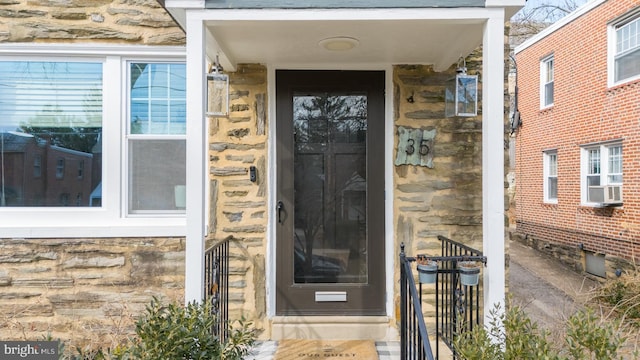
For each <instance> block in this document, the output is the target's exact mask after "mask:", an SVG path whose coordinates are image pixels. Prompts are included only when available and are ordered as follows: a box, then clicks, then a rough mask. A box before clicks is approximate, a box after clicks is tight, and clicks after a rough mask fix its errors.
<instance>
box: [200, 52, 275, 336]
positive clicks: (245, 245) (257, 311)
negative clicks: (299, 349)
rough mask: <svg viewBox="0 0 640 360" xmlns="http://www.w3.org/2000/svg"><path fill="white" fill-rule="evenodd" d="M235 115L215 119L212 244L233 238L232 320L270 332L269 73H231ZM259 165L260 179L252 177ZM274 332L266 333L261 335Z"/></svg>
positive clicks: (252, 69)
mask: <svg viewBox="0 0 640 360" xmlns="http://www.w3.org/2000/svg"><path fill="white" fill-rule="evenodd" d="M228 74H229V82H230V105H231V109H230V114H229V117H228V118H210V120H209V121H210V134H209V135H210V137H209V160H210V162H209V163H210V181H211V185H210V190H211V192H210V193H211V199H210V200H211V201H210V202H211V214H210V216H209V218H210V219H211V220H210V224H209V237H208V240H207V245H209V246H210V245H212V244H215V243H216V242H219V241H221V240H223V239H227V238H230V239H231V246H230V252H231V254H232V255H231V256H232V261H231V263H230V278H229V285H230V289H229V298H230V304H229V307H230V314H231V317H232V318H238V317H239V316H240V315H244V316H245V317H247V318H250V319H252V320H253V321H254V323H255V325H256V327H258V328H259V329H261V330H268V328H269V327H268V324H266V323H265V322H264V321H266V319H265V315H266V288H265V286H266V283H265V254H266V249H267V240H266V232H267V221H268V219H267V213H268V211H267V186H268V183H267V177H268V174H267V129H268V123H267V69H266V67H264V66H261V65H257V64H250V65H248V64H241V65H239V66H238V67H237V70H236V71H235V72H230V73H228ZM251 166H255V167H256V169H257V178H256V181H255V182H251V180H250V179H249V167H251ZM268 335H269V333H268V331H267V332H264V333H262V335H261V336H262V337H265V336H268Z"/></svg>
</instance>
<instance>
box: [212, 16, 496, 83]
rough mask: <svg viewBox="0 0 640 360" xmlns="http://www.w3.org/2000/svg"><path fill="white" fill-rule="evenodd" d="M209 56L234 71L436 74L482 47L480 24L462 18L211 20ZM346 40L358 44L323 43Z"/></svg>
mask: <svg viewBox="0 0 640 360" xmlns="http://www.w3.org/2000/svg"><path fill="white" fill-rule="evenodd" d="M205 23H206V27H207V29H208V30H209V32H210V34H209V35H210V36H209V39H208V40H209V43H208V44H207V48H208V49H207V53H208V55H209V56H212V55H213V56H215V54H219V55H220V60H221V62H222V64H223V66H225V68H227V67H228V66H230V67H231V68H232V69H233V68H234V67H235V65H236V64H239V63H263V64H266V63H269V64H280V65H284V66H291V67H301V68H303V67H323V66H325V67H337V66H340V67H356V66H359V67H365V66H367V65H369V66H375V65H382V64H433V65H434V67H435V69H436V70H438V71H441V70H444V69H446V68H448V67H449V66H451V65H452V64H454V63H456V62H457V60H458V59H459V58H460V56H466V55H468V54H469V53H470V52H471V51H473V50H474V49H475V48H476V47H477V46H478V45H480V44H481V43H482V36H483V26H484V21H483V20H482V19H460V20H451V19H447V20H439V19H435V20H434V19H431V20H416V19H402V20H379V19H376V20H326V19H323V20H281V19H280V20H260V21H250V20H215V21H212V20H210V21H206V22H205ZM338 36H340V37H350V38H355V39H357V40H358V42H359V43H358V45H357V46H356V47H355V48H353V49H351V50H346V51H330V50H327V49H325V48H323V47H322V46H320V45H319V42H320V41H321V40H323V39H327V38H331V37H338Z"/></svg>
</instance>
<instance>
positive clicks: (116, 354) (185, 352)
mask: <svg viewBox="0 0 640 360" xmlns="http://www.w3.org/2000/svg"><path fill="white" fill-rule="evenodd" d="M215 321H216V316H215V315H212V313H211V304H210V303H209V302H207V301H203V302H202V303H196V302H192V303H189V304H187V306H182V305H181V304H178V303H175V302H174V303H169V304H162V303H161V302H160V301H159V300H158V299H157V298H153V300H152V301H151V303H150V304H149V305H147V306H146V311H145V313H144V314H143V315H142V316H141V317H140V318H139V319H138V321H137V322H136V328H135V332H136V335H135V336H134V337H133V338H132V339H130V340H129V342H128V343H126V344H120V345H118V346H116V347H115V348H114V349H110V348H98V349H93V348H85V349H81V348H75V351H76V353H75V354H72V353H70V352H68V351H65V345H64V343H63V342H60V348H59V353H60V354H61V355H60V359H61V360H62V359H64V360H159V359H171V360H204V359H207V360H209V359H216V360H218V359H220V360H240V359H242V358H243V356H244V355H246V354H247V353H248V352H249V350H250V349H251V346H252V345H253V343H254V341H255V338H256V334H255V331H254V330H253V329H251V323H250V322H246V321H244V319H243V320H240V321H237V322H235V323H234V324H233V325H235V326H233V327H232V328H230V329H229V332H228V339H227V340H225V341H220V338H219V337H217V336H214V335H213V334H212V329H213V325H214V324H215ZM49 339H50V337H49Z"/></svg>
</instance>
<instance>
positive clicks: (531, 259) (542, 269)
mask: <svg viewBox="0 0 640 360" xmlns="http://www.w3.org/2000/svg"><path fill="white" fill-rule="evenodd" d="M509 246H510V247H509V254H510V266H509V275H508V279H509V284H508V286H509V293H510V294H511V297H512V301H513V302H514V303H515V304H516V305H520V306H521V307H522V308H523V309H524V310H525V312H526V313H527V314H528V315H529V317H530V318H531V319H532V320H534V321H536V322H537V323H538V324H539V325H540V326H541V327H545V328H547V329H548V330H553V329H556V328H558V327H560V326H562V324H563V323H564V321H565V320H566V318H567V317H569V316H570V315H571V314H572V313H573V312H574V311H575V310H576V309H577V308H579V307H580V306H581V304H583V303H584V302H585V301H586V299H588V298H589V297H590V296H591V295H592V289H593V288H594V287H595V286H596V285H597V283H596V282H594V281H593V280H590V279H589V278H587V277H585V276H583V275H581V274H579V273H577V272H576V271H575V270H573V269H571V268H570V267H568V266H566V265H564V264H562V263H560V261H559V260H556V259H553V258H551V257H549V256H547V255H545V254H542V253H540V252H539V251H537V250H534V249H532V248H530V247H528V246H525V245H523V244H521V243H519V242H517V241H510V242H509Z"/></svg>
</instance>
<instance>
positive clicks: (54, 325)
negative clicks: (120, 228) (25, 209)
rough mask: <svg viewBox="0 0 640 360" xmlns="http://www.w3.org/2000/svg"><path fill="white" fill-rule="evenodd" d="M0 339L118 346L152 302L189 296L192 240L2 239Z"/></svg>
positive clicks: (131, 331) (0, 241)
mask: <svg viewBox="0 0 640 360" xmlns="http://www.w3.org/2000/svg"><path fill="white" fill-rule="evenodd" d="M0 249H2V254H1V255H0V314H2V316H1V317H0V339H3V340H11V339H15V340H39V339H42V338H43V337H45V336H51V337H52V338H54V339H61V340H64V341H69V342H70V343H71V344H73V345H74V346H87V345H98V344H99V345H114V344H116V343H117V342H119V341H122V340H124V339H125V336H126V335H130V334H132V333H133V321H134V320H135V316H137V315H140V314H141V313H142V312H143V311H144V308H145V305H147V304H149V301H150V300H151V299H152V297H154V296H155V297H157V298H159V299H161V300H164V301H169V300H176V301H182V300H183V298H184V239H182V238H166V239H154V238H133V239H130V238H126V239H124V238H104V239H95V238H94V239H28V240H25V239H2V240H0Z"/></svg>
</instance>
